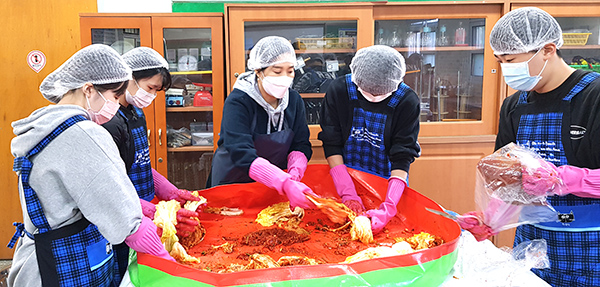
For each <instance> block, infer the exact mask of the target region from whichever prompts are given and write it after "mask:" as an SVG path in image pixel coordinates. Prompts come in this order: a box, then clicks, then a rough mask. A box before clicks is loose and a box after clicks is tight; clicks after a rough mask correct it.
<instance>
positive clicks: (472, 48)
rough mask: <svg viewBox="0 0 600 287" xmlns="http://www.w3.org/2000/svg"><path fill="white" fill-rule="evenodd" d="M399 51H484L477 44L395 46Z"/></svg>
mask: <svg viewBox="0 0 600 287" xmlns="http://www.w3.org/2000/svg"><path fill="white" fill-rule="evenodd" d="M394 49H396V50H397V51H399V52H408V51H414V50H419V51H431V52H446V51H481V52H483V48H482V47H477V46H447V47H420V48H408V47H403V48H394Z"/></svg>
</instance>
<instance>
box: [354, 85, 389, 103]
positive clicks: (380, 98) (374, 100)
mask: <svg viewBox="0 0 600 287" xmlns="http://www.w3.org/2000/svg"><path fill="white" fill-rule="evenodd" d="M358 91H359V92H360V93H361V94H362V95H363V96H364V97H365V99H367V101H369V102H371V103H379V102H381V101H383V100H385V99H387V98H388V97H389V96H391V95H392V93H387V94H385V95H381V96H373V95H372V94H371V93H369V92H365V91H364V90H363V89H361V88H360V87H358Z"/></svg>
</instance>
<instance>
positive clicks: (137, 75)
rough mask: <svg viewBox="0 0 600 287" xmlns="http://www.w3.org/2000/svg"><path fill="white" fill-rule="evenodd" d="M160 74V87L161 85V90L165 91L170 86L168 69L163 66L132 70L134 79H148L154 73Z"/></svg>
mask: <svg viewBox="0 0 600 287" xmlns="http://www.w3.org/2000/svg"><path fill="white" fill-rule="evenodd" d="M158 74H160V75H161V76H162V79H163V80H162V87H161V89H160V90H161V91H166V90H168V89H169V88H171V83H172V82H171V81H172V80H171V74H169V71H168V70H167V69H165V68H163V67H160V68H152V69H147V70H141V71H134V72H133V79H135V80H136V81H139V80H142V79H149V78H152V77H154V76H155V75H158Z"/></svg>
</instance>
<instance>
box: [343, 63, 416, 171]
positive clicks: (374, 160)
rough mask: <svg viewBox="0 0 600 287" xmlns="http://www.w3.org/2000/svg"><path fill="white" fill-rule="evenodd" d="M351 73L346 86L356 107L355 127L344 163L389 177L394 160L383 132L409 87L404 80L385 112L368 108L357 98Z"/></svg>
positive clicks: (345, 153)
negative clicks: (386, 146) (390, 155)
mask: <svg viewBox="0 0 600 287" xmlns="http://www.w3.org/2000/svg"><path fill="white" fill-rule="evenodd" d="M351 77H352V75H351V74H347V75H346V87H347V89H348V95H349V96H350V102H351V105H352V107H353V109H354V110H353V113H352V129H351V131H350V136H348V139H347V140H346V143H345V145H344V151H343V153H344V154H343V156H344V163H345V164H346V166H348V167H351V168H354V169H357V170H361V171H364V172H368V173H371V174H375V175H378V176H381V177H385V178H388V177H390V174H391V172H392V163H391V162H390V159H389V157H388V155H387V152H386V150H385V143H384V134H385V133H389V132H390V127H391V122H392V116H393V113H394V108H396V106H397V105H398V103H400V100H401V99H402V97H404V95H405V94H406V92H407V91H409V90H410V88H409V87H408V86H407V85H406V84H405V83H401V84H400V86H399V87H398V89H397V90H396V91H395V92H394V93H393V94H392V95H391V96H390V97H391V98H390V99H389V102H388V104H387V106H388V109H387V110H386V112H385V113H375V112H371V111H367V110H365V109H363V108H362V107H361V106H360V103H359V101H358V91H357V86H356V84H354V83H353V82H352V79H351Z"/></svg>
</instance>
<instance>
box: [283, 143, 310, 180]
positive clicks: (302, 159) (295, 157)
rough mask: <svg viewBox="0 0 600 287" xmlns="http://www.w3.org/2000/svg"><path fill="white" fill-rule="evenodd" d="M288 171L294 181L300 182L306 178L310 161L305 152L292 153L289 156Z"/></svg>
mask: <svg viewBox="0 0 600 287" xmlns="http://www.w3.org/2000/svg"><path fill="white" fill-rule="evenodd" d="M287 159H288V165H287V171H288V173H289V174H290V175H291V176H292V180H295V181H300V180H301V179H302V177H304V172H305V171H306V166H307V164H308V159H306V156H305V155H304V153H303V152H299V151H296V150H295V151H292V152H291V153H290V154H288V158H287Z"/></svg>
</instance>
